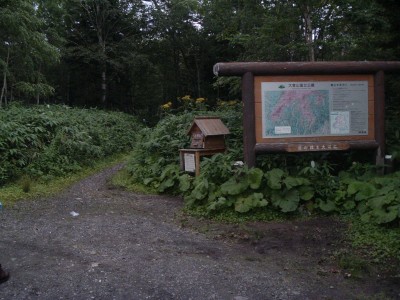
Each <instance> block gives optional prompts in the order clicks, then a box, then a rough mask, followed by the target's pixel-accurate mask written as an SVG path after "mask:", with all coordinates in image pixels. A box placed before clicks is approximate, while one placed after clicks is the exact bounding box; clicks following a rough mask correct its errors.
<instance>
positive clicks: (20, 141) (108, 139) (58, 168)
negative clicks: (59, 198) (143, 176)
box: [0, 106, 141, 184]
mask: <svg viewBox="0 0 400 300" xmlns="http://www.w3.org/2000/svg"><path fill="white" fill-rule="evenodd" d="M0 120H1V122H0V184H4V183H6V182H8V181H10V180H12V179H16V178H18V177H20V176H22V175H27V176H29V177H33V178H47V179H49V178H52V177H54V176H61V175H65V174H67V173H70V172H73V171H77V170H80V169H81V168H82V167H83V166H86V165H89V164H92V163H93V162H95V161H97V160H99V159H102V158H104V157H107V156H110V155H113V154H117V153H121V152H126V151H129V150H130V149H131V148H132V147H133V145H134V141H135V135H136V132H137V131H138V130H139V129H140V128H141V125H140V124H139V123H138V122H137V121H136V118H134V117H132V116H129V115H126V114H124V113H116V112H105V111H100V110H96V109H73V108H70V107H67V106H35V107H30V108H26V107H18V106H12V107H9V108H8V109H3V110H0Z"/></svg>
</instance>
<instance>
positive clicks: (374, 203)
mask: <svg viewBox="0 0 400 300" xmlns="http://www.w3.org/2000/svg"><path fill="white" fill-rule="evenodd" d="M393 196H394V195H393V194H391V195H385V196H379V197H374V198H372V199H369V200H368V202H367V206H369V207H371V208H372V209H379V208H382V207H383V206H384V205H385V204H390V203H391V202H392V201H393V200H394V197H393Z"/></svg>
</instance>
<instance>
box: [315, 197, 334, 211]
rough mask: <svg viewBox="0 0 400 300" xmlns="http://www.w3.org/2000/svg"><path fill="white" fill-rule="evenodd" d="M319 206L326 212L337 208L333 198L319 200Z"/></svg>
mask: <svg viewBox="0 0 400 300" xmlns="http://www.w3.org/2000/svg"><path fill="white" fill-rule="evenodd" d="M318 207H319V208H320V209H321V210H322V211H324V212H332V211H335V210H336V205H335V202H333V201H332V200H326V201H324V200H319V201H318Z"/></svg>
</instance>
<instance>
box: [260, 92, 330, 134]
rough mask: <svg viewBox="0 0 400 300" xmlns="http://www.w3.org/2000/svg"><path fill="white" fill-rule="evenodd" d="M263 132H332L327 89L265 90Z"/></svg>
mask: <svg viewBox="0 0 400 300" xmlns="http://www.w3.org/2000/svg"><path fill="white" fill-rule="evenodd" d="M263 109H264V116H265V118H264V135H265V136H268V137H277V136H315V135H327V134H330V118H329V116H330V111H329V91H328V90H289V91H264V94H263Z"/></svg>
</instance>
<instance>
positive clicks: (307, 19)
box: [303, 5, 315, 61]
mask: <svg viewBox="0 0 400 300" xmlns="http://www.w3.org/2000/svg"><path fill="white" fill-rule="evenodd" d="M303 18H304V23H305V24H304V35H305V39H306V44H307V47H308V59H309V60H310V61H315V53H314V45H313V44H314V43H313V42H314V38H313V28H312V21H311V11H310V6H308V5H306V6H305V7H304V10H303Z"/></svg>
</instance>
